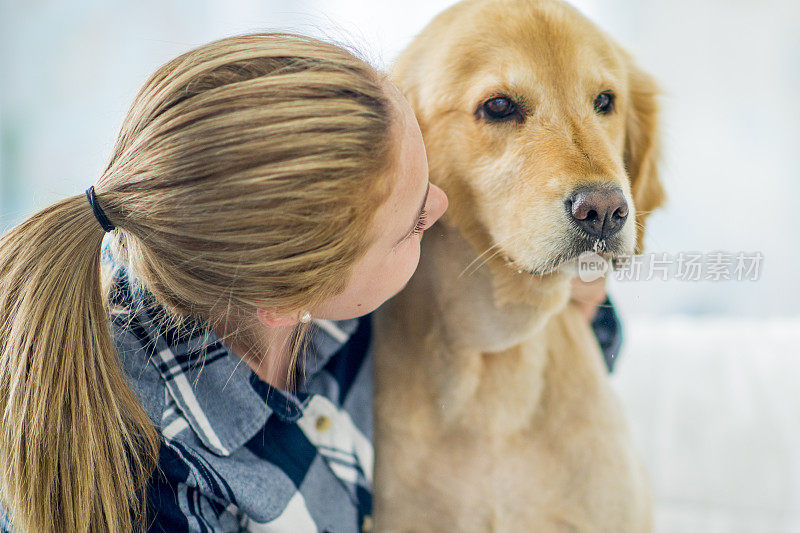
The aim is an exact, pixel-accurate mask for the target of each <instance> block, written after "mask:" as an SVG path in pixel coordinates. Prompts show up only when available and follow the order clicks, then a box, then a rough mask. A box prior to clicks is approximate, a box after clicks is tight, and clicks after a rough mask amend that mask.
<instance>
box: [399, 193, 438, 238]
mask: <svg viewBox="0 0 800 533" xmlns="http://www.w3.org/2000/svg"><path fill="white" fill-rule="evenodd" d="M430 190H431V181H430V180H428V187H427V188H426V189H425V196H423V197H422V205H420V206H419V211H417V217H416V218H415V219H414V222H413V223H412V224H411V229H409V230H408V231H407V232H405V233H404V234H403V236H402V237H401V238H400V240H399V241H397V242H396V243H395V246H396V245H397V244H399V243H401V242H402V241H403V239H405V238H406V237H408V236H409V235H411V232H412V231H414V228H416V227H417V222H419V219H420V218H421V217H422V212H423V211H425V204H426V203H428V192H430Z"/></svg>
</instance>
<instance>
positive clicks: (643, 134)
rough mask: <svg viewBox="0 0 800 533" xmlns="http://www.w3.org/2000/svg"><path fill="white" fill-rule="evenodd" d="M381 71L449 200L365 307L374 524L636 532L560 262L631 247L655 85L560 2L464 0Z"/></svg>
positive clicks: (652, 178)
mask: <svg viewBox="0 0 800 533" xmlns="http://www.w3.org/2000/svg"><path fill="white" fill-rule="evenodd" d="M392 77H393V81H394V82H395V84H396V85H397V86H398V87H399V88H400V89H401V90H402V91H403V92H404V94H405V95H406V97H407V98H408V99H409V101H410V102H411V104H412V106H413V107H414V109H415V111H416V114H417V118H418V120H419V123H420V126H421V128H422V132H423V136H424V138H425V144H426V147H427V152H428V160H429V166H430V178H431V181H432V182H433V183H436V184H437V185H439V186H440V187H442V188H443V189H444V190H445V191H446V192H447V194H448V195H449V197H450V209H449V211H448V212H447V214H446V215H445V217H444V219H443V220H442V221H441V222H440V223H439V224H438V225H437V226H436V227H434V228H433V229H432V230H431V231H429V232H427V234H426V236H425V239H424V241H423V248H424V250H423V254H422V261H421V263H420V267H419V269H418V271H417V273H416V274H415V275H414V277H413V278H412V280H411V282H410V283H409V285H408V286H407V287H406V288H405V289H404V290H403V291H402V292H401V293H400V294H399V295H398V296H397V297H395V298H394V299H393V300H391V301H390V302H389V303H388V304H387V305H386V306H384V308H382V309H381V310H380V311H379V312H378V313H377V315H376V317H375V333H376V340H375V346H376V390H375V422H376V424H375V431H376V434H375V439H376V443H375V444H376V465H375V467H376V471H375V476H376V477H375V526H376V528H377V530H379V531H401V532H408V531H413V532H445V531H447V532H449V531H457V532H462V531H463V532H472V531H475V532H516V531H521V532H550V531H581V532H589V531H597V532H601V531H602V532H609V533H611V532H613V533H623V532H643V531H649V530H650V529H651V520H652V519H651V504H650V496H649V488H648V484H647V482H646V479H645V476H644V474H643V471H642V468H641V466H640V462H639V460H638V457H637V455H636V453H635V452H634V449H633V446H632V443H631V440H630V437H629V433H628V429H627V427H626V423H625V420H624V417H623V415H622V411H621V408H620V406H619V405H618V402H617V400H616V397H615V396H614V394H613V392H612V391H611V389H610V387H609V385H608V383H607V377H606V369H605V367H604V365H603V359H602V356H601V354H600V350H599V348H598V345H597V341H596V340H595V338H594V335H593V333H592V331H591V329H590V327H589V325H588V323H587V321H586V319H585V318H584V317H583V316H582V315H581V314H580V312H579V311H578V310H577V308H575V307H573V306H572V305H570V304H569V303H568V300H569V291H570V279H571V276H573V275H574V269H573V270H571V271H570V269H569V268H565V265H574V263H575V258H576V257H577V256H578V255H579V254H580V253H582V252H584V251H587V250H595V251H599V252H601V253H604V254H606V256H607V257H608V256H610V257H613V256H616V255H619V254H624V253H630V252H632V251H633V250H634V248H637V249H638V248H640V247H641V242H642V233H641V229H642V228H643V223H644V220H645V218H646V217H647V215H648V214H649V212H650V211H651V210H653V209H654V208H656V207H657V206H658V205H659V204H660V203H661V202H662V199H663V197H664V193H663V190H662V187H661V185H660V182H659V181H658V177H657V174H656V158H657V151H658V150H657V149H658V143H657V88H656V86H655V84H654V83H653V81H652V79H651V78H650V77H649V76H648V75H646V74H645V73H644V72H642V71H641V70H640V69H639V68H637V67H636V66H635V65H634V64H633V62H632V60H631V58H630V56H629V55H628V54H627V53H626V52H625V51H623V50H622V49H621V48H620V47H619V46H618V45H617V44H616V43H615V42H614V41H612V40H611V39H610V38H609V37H608V36H607V35H605V34H604V33H603V32H602V31H600V30H599V29H598V28H597V27H596V26H595V25H594V24H592V23H591V22H590V21H589V20H587V19H586V18H584V17H583V16H582V15H581V14H580V13H579V12H578V11H576V10H575V9H574V8H572V7H570V6H569V5H567V4H565V3H562V2H559V1H557V0H467V1H464V2H461V3H459V4H457V5H455V6H453V7H451V8H450V9H448V10H446V11H445V12H443V13H441V14H440V15H439V16H437V17H436V18H435V19H434V20H433V21H432V22H431V23H430V24H429V25H428V26H427V27H426V28H425V29H424V30H423V31H422V32H421V33H420V34H419V36H417V38H416V39H415V40H414V41H413V42H412V43H411V45H410V46H409V47H408V48H407V49H406V50H405V51H404V52H403V53H402V54H401V56H400V58H399V60H398V61H397V63H396V65H395V66H394V68H393V71H392ZM637 228H638V229H639V231H638V232H637ZM637 233H638V234H637ZM637 243H638V244H637Z"/></svg>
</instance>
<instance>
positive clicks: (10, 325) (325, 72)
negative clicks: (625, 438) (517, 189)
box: [0, 34, 447, 532]
mask: <svg viewBox="0 0 800 533" xmlns="http://www.w3.org/2000/svg"><path fill="white" fill-rule="evenodd" d="M446 207H447V198H446V196H445V194H444V193H443V192H442V191H441V190H440V189H439V188H437V187H436V186H435V185H433V184H431V183H429V181H428V170H427V163H426V158H425V150H424V146H423V144H422V137H421V134H420V132H419V128H418V126H417V123H416V121H415V119H414V115H413V112H412V110H411V109H410V108H409V106H408V104H407V103H406V102H405V100H404V99H403V98H402V97H401V96H400V95H399V94H398V93H397V91H396V89H394V88H393V86H392V85H391V84H390V83H388V82H387V81H386V79H385V77H384V76H383V75H381V74H379V73H377V72H376V71H375V70H374V69H373V68H371V67H370V66H369V65H367V64H366V63H365V62H363V61H361V60H359V59H357V58H355V57H354V56H353V55H352V54H350V53H349V52H347V51H345V50H343V49H341V48H339V47H337V46H334V45H331V44H327V43H324V42H320V41H317V40H314V39H311V38H307V37H301V36H294V35H279V34H258V35H246V36H240V37H234V38H229V39H223V40H221V41H217V42H214V43H211V44H208V45H206V46H202V47H200V48H197V49H195V50H192V51H190V52H188V53H186V54H183V55H182V56H180V57H178V58H176V59H174V60H173V61H170V62H169V63H167V64H166V65H164V66H163V67H162V68H160V69H159V70H158V71H157V72H156V73H155V74H154V75H153V76H152V77H151V78H150V79H149V80H148V82H147V83H146V84H145V86H144V88H143V89H142V90H141V91H140V93H139V95H138V96H137V97H136V100H135V101H134V104H133V106H132V108H131V110H130V112H129V113H128V116H127V118H126V120H125V122H124V124H123V127H122V131H121V132H120V136H119V139H118V141H117V143H116V146H115V148H114V151H113V154H112V157H111V161H110V162H109V164H108V166H107V168H106V170H105V172H104V173H103V175H102V176H101V177H100V179H99V180H98V181H97V183H96V184H95V185H94V186H93V187H90V188H89V189H88V190H87V191H86V194H85V195H83V194H81V195H77V196H74V197H71V198H67V199H65V200H63V201H61V202H58V203H56V204H54V205H52V206H50V207H48V208H46V209H44V210H42V211H41V212H39V213H37V214H36V215H34V216H33V217H31V218H30V219H28V220H27V221H25V222H24V223H22V224H21V225H19V226H18V227H16V228H14V229H13V230H11V231H10V232H9V233H8V234H7V235H5V236H4V237H3V238H2V240H1V241H0V404H1V405H2V407H3V417H2V422H0V463H1V466H2V469H1V470H0V471H1V472H2V473H1V474H0V496H2V503H3V508H4V513H5V516H4V521H5V524H4V528H5V530H11V529H12V528H13V530H14V531H29V532H40V531H54V530H57V531H80V532H85V531H92V532H94V531H129V530H132V529H136V530H144V529H149V528H152V529H154V530H163V531H239V530H251V531H298V532H299V531H354V530H359V529H361V528H367V529H368V528H369V526H370V518H369V515H370V512H371V492H370V491H371V477H372V474H371V469H372V446H371V442H370V439H371V436H372V422H371V413H372V411H371V377H372V376H371V359H370V357H369V340H370V321H369V316H368V314H369V313H370V312H371V311H373V310H374V309H375V308H377V307H378V306H379V305H380V304H381V303H382V302H384V301H385V300H387V299H388V298H390V297H391V296H393V295H394V294H396V293H397V292H398V291H399V290H400V289H401V288H402V287H403V286H404V285H405V283H406V282H407V281H408V279H409V278H410V277H411V275H412V273H413V272H414V270H415V268H416V265H417V262H418V260H419V250H420V248H419V242H420V238H421V235H422V232H423V231H424V230H426V229H427V228H429V227H430V226H431V225H432V224H433V223H434V222H435V221H436V220H437V219H438V218H439V217H440V216H441V215H442V213H443V212H444V211H445V209H446ZM107 232H108V233H109V234H110V235H109V239H108V240H106V243H107V246H106V247H105V248H104V249H103V241H104V236H105V235H106V233H107ZM103 272H105V273H106V274H107V276H105V277H103V276H101V273H103Z"/></svg>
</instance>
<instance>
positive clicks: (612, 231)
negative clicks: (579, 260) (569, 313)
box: [393, 0, 663, 275]
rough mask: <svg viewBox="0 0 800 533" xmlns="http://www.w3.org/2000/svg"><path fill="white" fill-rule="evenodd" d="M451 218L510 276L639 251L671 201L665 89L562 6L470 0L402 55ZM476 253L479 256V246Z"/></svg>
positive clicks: (400, 80) (535, 0)
mask: <svg viewBox="0 0 800 533" xmlns="http://www.w3.org/2000/svg"><path fill="white" fill-rule="evenodd" d="M393 78H394V81H395V83H396V84H397V85H398V86H399V87H400V88H401V90H403V91H404V92H405V94H406V96H407V97H408V98H409V100H410V101H411V103H412V105H413V106H414V108H415V110H416V113H417V117H418V119H419V121H420V125H421V127H422V131H423V135H424V137H425V142H426V147H427V150H428V157H429V162H430V169H431V179H432V180H433V181H434V182H435V183H437V184H438V185H440V186H441V187H443V188H444V189H445V191H446V192H447V193H448V195H449V196H450V199H451V208H450V211H449V213H448V215H447V220H448V222H450V223H451V224H454V225H456V226H458V227H459V228H460V229H461V230H462V232H463V233H464V234H465V235H466V236H467V238H468V239H470V240H471V241H472V242H473V244H474V245H476V246H477V247H479V248H483V249H488V248H490V253H491V254H492V255H494V256H497V258H498V260H505V261H507V262H508V263H509V264H511V266H512V267H513V268H515V269H521V270H524V271H528V272H531V273H533V274H538V275H544V274H548V273H550V272H553V271H554V270H557V269H558V268H559V267H560V266H562V265H563V264H564V263H565V262H567V261H569V260H571V259H574V258H575V257H577V256H578V255H579V254H580V253H582V252H584V251H587V250H594V251H598V252H603V253H607V254H609V255H612V256H613V255H618V254H623V253H631V252H633V251H634V247H635V245H636V243H637V226H640V230H639V232H638V236H639V244H641V227H643V226H642V224H643V222H644V218H645V217H646V216H647V214H648V213H649V211H650V210H652V209H653V208H655V207H656V206H657V205H658V204H659V203H660V202H661V201H662V198H663V191H662V189H661V186H660V184H659V182H658V179H657V176H656V174H655V156H656V139H655V135H656V102H655V96H656V88H655V86H654V84H653V83H652V81H651V80H650V79H649V77H648V76H646V75H645V74H644V73H642V72H641V71H639V70H638V69H636V67H635V66H633V64H632V62H631V60H630V58H629V57H628V56H627V54H625V52H624V51H622V50H621V49H620V48H619V47H618V46H617V45H616V44H615V43H614V42H613V41H611V40H610V39H609V38H608V37H607V36H606V35H605V34H603V33H602V32H601V31H600V30H599V29H597V27H596V26H594V25H593V24H592V23H591V22H589V21H588V20H586V19H585V18H584V17H583V16H581V15H580V14H579V13H578V12H577V11H575V10H574V9H572V8H571V7H569V6H567V5H565V4H563V3H560V2H557V1H554V0H545V1H540V0H477V1H476V0H468V1H466V2H462V3H461V4H458V5H456V6H454V7H453V8H451V9H449V10H448V11H446V12H444V13H443V14H441V15H440V16H439V17H437V18H436V19H435V20H434V21H433V22H432V23H431V24H430V25H429V26H428V27H427V28H426V29H425V30H424V31H423V32H422V33H421V34H420V36H419V37H417V39H416V40H415V41H414V43H412V45H411V46H410V47H409V48H408V49H407V50H406V51H405V52H404V53H403V55H402V56H401V57H400V59H399V60H398V63H397V64H396V67H395V69H394V71H393ZM479 251H483V250H482V249H481V250H479Z"/></svg>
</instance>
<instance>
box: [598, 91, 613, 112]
mask: <svg viewBox="0 0 800 533" xmlns="http://www.w3.org/2000/svg"><path fill="white" fill-rule="evenodd" d="M594 110H595V111H596V112H598V113H600V114H601V115H607V114H609V113H611V112H612V111H614V93H612V92H604V93H600V94H598V95H597V98H595V99H594Z"/></svg>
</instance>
